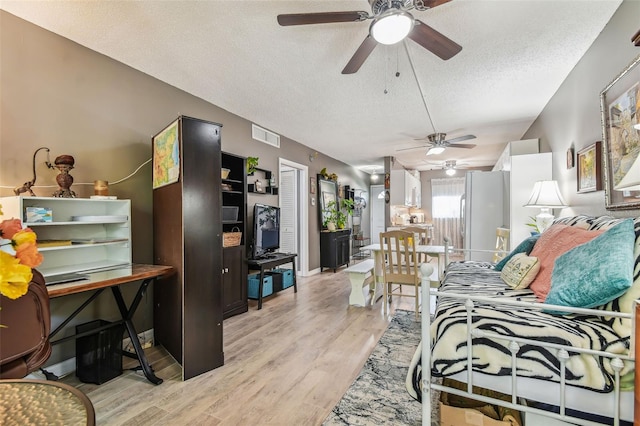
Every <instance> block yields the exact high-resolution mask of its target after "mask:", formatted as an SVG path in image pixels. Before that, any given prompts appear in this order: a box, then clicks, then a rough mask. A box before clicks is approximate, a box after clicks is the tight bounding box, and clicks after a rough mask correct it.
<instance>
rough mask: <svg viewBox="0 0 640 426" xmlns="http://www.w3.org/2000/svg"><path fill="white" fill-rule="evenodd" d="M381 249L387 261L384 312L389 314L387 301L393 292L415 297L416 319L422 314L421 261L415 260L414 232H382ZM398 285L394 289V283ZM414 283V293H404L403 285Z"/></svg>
mask: <svg viewBox="0 0 640 426" xmlns="http://www.w3.org/2000/svg"><path fill="white" fill-rule="evenodd" d="M380 250H381V251H382V253H383V256H382V258H383V259H384V260H385V263H384V265H383V268H382V276H383V280H384V283H383V294H384V305H383V306H384V309H383V311H384V314H385V315H386V314H387V303H388V302H389V301H390V300H391V296H392V295H393V293H396V294H398V295H399V296H406V297H414V298H415V301H416V304H415V307H416V319H417V318H419V315H420V275H419V263H418V262H415V261H414V259H417V257H416V241H415V238H414V234H413V233H412V232H407V231H389V232H382V233H380ZM394 284H396V285H398V287H397V288H396V289H395V290H394V289H393V285H394ZM403 284H406V285H412V286H413V287H414V293H413V294H404V293H402V285H403Z"/></svg>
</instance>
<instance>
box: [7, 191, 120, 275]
mask: <svg viewBox="0 0 640 426" xmlns="http://www.w3.org/2000/svg"><path fill="white" fill-rule="evenodd" d="M0 204H1V205H2V211H3V213H4V216H0V220H4V219H11V218H19V219H20V220H21V221H22V223H23V225H24V226H28V227H29V228H31V229H32V230H33V231H34V232H35V233H36V234H37V236H38V250H39V251H40V253H41V254H42V256H43V258H44V260H43V262H42V264H41V265H40V266H38V268H37V269H38V270H39V271H40V272H41V273H42V274H43V275H44V276H45V277H47V276H50V275H54V274H61V273H68V272H83V271H89V270H96V269H102V268H110V267H114V266H117V265H126V264H130V263H131V201H130V200H93V199H89V198H54V197H2V198H0ZM27 207H40V208H44V209H50V210H51V221H50V222H27V221H26V209H27Z"/></svg>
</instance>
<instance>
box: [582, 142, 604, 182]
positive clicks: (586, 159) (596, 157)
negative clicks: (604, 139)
mask: <svg viewBox="0 0 640 426" xmlns="http://www.w3.org/2000/svg"><path fill="white" fill-rule="evenodd" d="M577 173H578V176H577V181H578V192H593V191H600V190H602V143H601V142H599V141H598V142H596V143H594V144H591V145H589V146H588V147H586V148H584V149H581V150H580V151H578V171H577Z"/></svg>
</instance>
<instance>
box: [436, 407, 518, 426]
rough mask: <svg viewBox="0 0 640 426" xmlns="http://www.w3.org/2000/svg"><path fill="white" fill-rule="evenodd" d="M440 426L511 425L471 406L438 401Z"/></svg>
mask: <svg viewBox="0 0 640 426" xmlns="http://www.w3.org/2000/svg"><path fill="white" fill-rule="evenodd" d="M440 426H512V424H511V422H507V421H500V420H494V419H492V418H491V417H488V416H485V415H484V414H482V413H481V412H480V411H478V410H474V409H472V408H459V407H452V406H450V405H444V404H443V403H442V402H440Z"/></svg>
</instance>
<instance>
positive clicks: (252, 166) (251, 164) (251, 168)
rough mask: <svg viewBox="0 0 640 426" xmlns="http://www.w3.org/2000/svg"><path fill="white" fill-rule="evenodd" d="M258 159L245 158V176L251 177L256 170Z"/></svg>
mask: <svg viewBox="0 0 640 426" xmlns="http://www.w3.org/2000/svg"><path fill="white" fill-rule="evenodd" d="M258 160H260V158H259V157H247V174H248V175H252V174H253V173H254V172H255V171H256V169H257V168H258Z"/></svg>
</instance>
